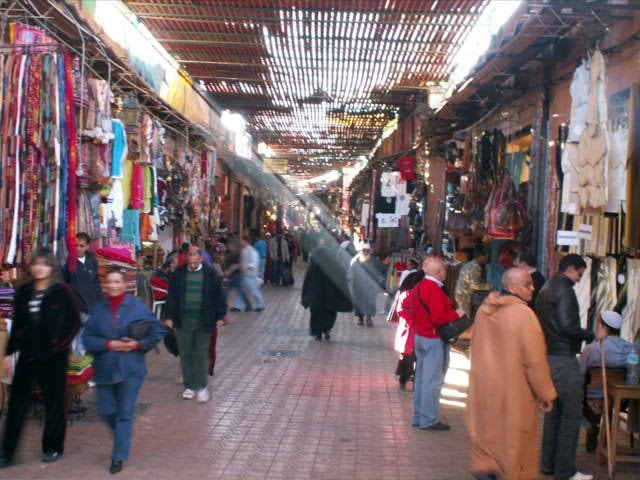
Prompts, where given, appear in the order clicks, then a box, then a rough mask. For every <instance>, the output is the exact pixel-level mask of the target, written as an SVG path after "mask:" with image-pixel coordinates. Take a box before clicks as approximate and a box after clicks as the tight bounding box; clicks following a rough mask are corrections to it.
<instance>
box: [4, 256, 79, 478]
mask: <svg viewBox="0 0 640 480" xmlns="http://www.w3.org/2000/svg"><path fill="white" fill-rule="evenodd" d="M30 273H31V280H30V281H29V282H28V283H27V284H25V285H23V286H22V287H20V288H19V289H18V291H17V293H16V298H15V319H14V323H13V328H12V330H11V337H10V338H9V344H8V346H7V355H11V354H13V353H18V354H19V357H18V362H17V365H16V369H15V375H14V377H13V382H12V384H11V396H10V398H9V411H8V414H7V421H6V425H5V430H4V438H3V442H2V450H1V452H2V453H1V455H0V467H7V466H9V465H10V464H11V462H12V460H13V455H14V453H15V450H16V447H17V445H18V440H19V437H20V433H21V431H22V427H23V425H24V419H25V415H26V413H27V408H28V406H29V400H30V399H31V389H32V386H33V384H34V383H37V384H38V386H39V387H40V390H41V391H42V395H43V397H44V405H45V423H44V431H43V434H42V452H43V458H42V461H43V462H47V463H50V462H55V461H57V460H58V459H59V458H60V457H62V453H63V451H64V437H65V429H66V420H65V414H64V394H65V385H66V379H67V363H68V358H69V349H70V346H71V341H72V340H73V338H74V336H75V335H76V333H77V332H78V330H79V328H80V316H79V313H78V306H77V303H76V301H75V299H74V296H73V293H72V291H71V288H70V287H69V286H67V285H66V284H63V283H61V282H60V281H59V271H58V266H57V262H56V258H55V257H54V256H53V254H52V253H51V251H50V250H48V249H45V248H42V249H39V250H37V251H36V252H35V253H34V255H33V257H32V259H31V263H30Z"/></svg>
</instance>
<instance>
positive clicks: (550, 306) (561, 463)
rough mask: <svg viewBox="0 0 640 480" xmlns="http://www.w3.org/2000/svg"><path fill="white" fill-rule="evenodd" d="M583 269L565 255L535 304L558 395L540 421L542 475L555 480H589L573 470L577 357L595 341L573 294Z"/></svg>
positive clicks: (578, 417)
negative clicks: (583, 324) (552, 476)
mask: <svg viewBox="0 0 640 480" xmlns="http://www.w3.org/2000/svg"><path fill="white" fill-rule="evenodd" d="M586 268H587V264H586V263H585V261H584V260H583V259H582V257H581V256H580V255H576V254H573V253H570V254H568V255H565V256H564V257H563V258H562V260H560V264H559V271H560V272H559V273H558V274H557V275H555V276H554V277H553V278H551V279H550V280H549V281H548V282H547V283H546V285H545V286H544V287H542V290H541V291H540V294H539V295H538V299H537V300H536V312H537V313H538V317H539V319H540V324H541V325H542V329H543V331H544V333H545V337H546V340H547V348H548V355H549V364H550V365H551V375H552V376H553V382H554V384H555V386H556V389H557V390H558V401H557V402H556V405H555V407H554V408H553V410H552V411H551V412H550V413H547V414H546V415H545V419H544V435H543V440H542V472H543V473H545V474H547V475H555V477H556V478H557V479H570V480H590V479H592V478H593V475H589V474H584V473H581V472H579V471H578V469H577V467H576V451H577V449H578V436H579V434H580V424H581V423H582V411H583V410H582V406H583V400H584V374H583V373H582V371H581V370H580V364H579V363H578V359H577V358H576V356H577V355H578V354H579V353H580V349H581V347H582V342H587V343H589V342H592V341H593V340H594V338H595V335H594V333H593V332H591V331H589V330H585V329H583V328H581V327H580V307H579V306H578V299H577V297H576V294H575V292H574V290H573V286H574V285H575V284H576V283H577V282H579V281H580V279H581V278H582V275H583V274H584V271H585V269H586ZM598 333H599V335H601V334H602V333H603V332H602V331H599V332H598ZM601 338H603V337H601ZM601 338H598V339H601Z"/></svg>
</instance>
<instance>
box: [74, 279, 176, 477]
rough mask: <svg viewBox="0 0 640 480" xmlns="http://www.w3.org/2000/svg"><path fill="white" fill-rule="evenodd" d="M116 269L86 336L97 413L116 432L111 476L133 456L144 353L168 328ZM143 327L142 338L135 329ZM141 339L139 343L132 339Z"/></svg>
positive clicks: (143, 375)
mask: <svg viewBox="0 0 640 480" xmlns="http://www.w3.org/2000/svg"><path fill="white" fill-rule="evenodd" d="M126 286H127V284H126V279H125V276H124V274H123V273H122V272H121V271H120V270H117V269H112V270H109V271H108V272H107V274H106V276H105V293H106V299H105V300H103V301H101V302H99V303H98V305H97V306H96V308H95V309H94V310H93V311H92V312H91V315H90V316H89V321H88V322H87V325H86V327H85V330H84V333H83V334H82V338H83V341H84V344H85V346H86V348H87V351H88V352H90V353H91V354H92V355H94V357H95V360H94V369H95V382H96V395H97V398H98V412H99V413H100V415H101V416H102V418H103V419H104V421H105V422H106V423H107V425H108V426H109V428H110V429H111V431H112V433H113V449H112V452H111V466H110V467H109V471H110V472H111V473H118V472H120V471H121V470H122V467H123V463H124V462H125V461H127V460H128V459H129V455H130V454H131V438H132V436H133V423H134V421H135V414H136V403H137V400H138V394H139V393H140V388H141V387H142V383H143V382H144V378H145V376H146V374H147V367H146V365H145V361H144V352H145V351H148V350H150V349H151V348H152V347H153V346H154V345H155V344H156V343H158V342H159V341H160V340H162V338H163V337H164V335H165V334H166V329H165V328H164V326H163V325H162V324H161V323H160V321H159V320H158V319H157V318H156V317H155V315H154V314H153V313H151V310H149V307H148V306H147V305H145V304H144V302H143V301H142V300H141V299H139V298H137V297H134V296H132V295H128V294H127V293H126V292H125V290H126ZM138 322H144V323H145V325H140V324H139V328H140V331H139V333H138V334H136V332H135V327H132V325H134V324H136V323H138ZM134 336H139V337H140V338H139V339H134V338H132V337H134Z"/></svg>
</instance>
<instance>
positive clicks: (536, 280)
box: [516, 253, 547, 308]
mask: <svg viewBox="0 0 640 480" xmlns="http://www.w3.org/2000/svg"><path fill="white" fill-rule="evenodd" d="M537 263H538V261H537V260H536V257H535V256H534V255H531V254H530V253H520V254H519V255H518V259H517V260H516V266H517V267H518V268H522V269H524V270H526V271H527V272H529V273H530V274H531V278H532V279H533V298H532V299H531V301H530V302H529V306H530V307H531V308H535V305H536V299H537V298H538V294H539V293H540V290H542V287H544V284H545V282H546V281H547V279H546V278H544V275H542V274H541V273H540V272H539V271H538V267H537Z"/></svg>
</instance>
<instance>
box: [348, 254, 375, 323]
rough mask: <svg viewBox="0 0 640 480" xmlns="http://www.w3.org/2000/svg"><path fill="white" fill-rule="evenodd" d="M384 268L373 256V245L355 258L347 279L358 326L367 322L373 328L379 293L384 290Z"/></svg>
mask: <svg viewBox="0 0 640 480" xmlns="http://www.w3.org/2000/svg"><path fill="white" fill-rule="evenodd" d="M383 268H384V267H383V265H382V264H381V262H380V261H378V259H377V258H375V257H373V255H372V254H371V245H370V244H368V243H365V244H364V245H363V246H362V249H361V250H360V253H359V254H358V255H356V256H355V257H353V260H352V262H351V267H350V268H349V271H348V274H347V278H348V279H349V281H350V282H351V289H352V294H353V303H354V306H355V314H356V317H358V325H364V324H365V321H366V324H367V326H369V327H371V326H373V317H374V316H375V315H376V311H377V300H378V293H380V292H382V291H383V290H384V287H383V282H384V279H383V276H382V271H383Z"/></svg>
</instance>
